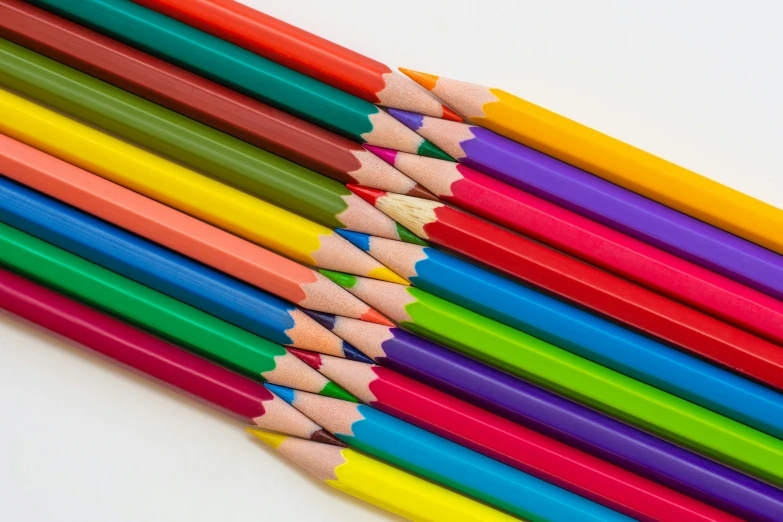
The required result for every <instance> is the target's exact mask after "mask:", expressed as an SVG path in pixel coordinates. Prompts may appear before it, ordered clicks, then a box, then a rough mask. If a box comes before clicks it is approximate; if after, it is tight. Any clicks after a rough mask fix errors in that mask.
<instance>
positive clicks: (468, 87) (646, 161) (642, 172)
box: [401, 69, 783, 254]
mask: <svg viewBox="0 0 783 522" xmlns="http://www.w3.org/2000/svg"><path fill="white" fill-rule="evenodd" d="M401 70H402V71H403V72H404V73H405V74H407V75H408V76H409V77H411V78H412V79H414V80H415V81H416V82H418V83H419V84H420V85H421V86H423V87H424V88H425V89H427V90H429V91H431V92H432V93H433V94H434V95H436V96H437V97H439V98H440V99H441V100H443V101H445V102H446V103H447V104H449V105H451V106H452V107H454V108H455V109H457V111H458V112H460V113H462V114H463V115H464V116H467V117H468V118H469V119H470V120H471V121H472V122H474V123H476V124H477V125H481V126H482V127H486V128H487V129H490V130H492V131H495V132H497V133H498V134H501V135H503V136H505V137H507V138H511V139H512V140H515V141H518V142H519V143H523V144H525V145H527V146H529V147H532V148H534V149H537V150H540V151H541V152H543V153H545V154H548V155H549V156H553V157H555V158H558V159H561V160H563V161H565V162H567V163H570V164H571V165H574V166H575V167H579V168H580V169H584V170H586V171H587V172H590V173H592V174H595V175H597V176H600V177H602V178H604V179H606V180H608V181H611V182H612V183H615V184H617V185H620V186H622V187H625V188H627V189H629V190H632V191H634V192H637V193H639V194H641V195H643V196H646V197H648V198H650V199H653V200H655V201H658V202H660V203H663V204H664V205H666V206H669V207H672V208H674V209H677V210H679V211H680V212H684V213H685V214H688V215H690V216H693V217H695V218H696V219H699V220H701V221H706V222H707V223H710V224H711V225H715V226H716V227H719V228H722V229H723V230H726V231H728V232H731V233H732V234H736V235H738V236H740V237H743V238H745V239H747V240H748V241H753V242H754V243H757V244H759V245H761V246H764V247H766V248H769V249H771V250H774V251H776V252H777V253H779V254H783V210H780V209H778V208H775V207H773V206H772V205H769V204H767V203H764V202H762V201H759V200H757V199H755V198H752V197H750V196H748V195H746V194H743V193H741V192H739V191H737V190H734V189H732V188H729V187H727V186H725V185H722V184H720V183H718V182H717V181H713V180H711V179H709V178H705V177H704V176H700V175H699V174H696V173H695V172H692V171H690V170H688V169H685V168H683V167H680V166H679V165H675V164H674V163H671V162H669V161H666V160H664V159H661V158H659V157H657V156H654V155H652V154H650V153H649V152H645V151H643V150H641V149H637V148H636V147H634V146H632V145H629V144H627V143H624V142H622V141H620V140H618V139H615V138H612V137H611V136H607V135H606V134H603V133H601V132H599V131H597V130H594V129H591V128H590V127H587V126H585V125H582V124H580V123H577V122H575V121H573V120H569V119H568V118H566V117H564V116H560V115H559V114H556V113H554V112H552V111H548V110H546V109H544V108H543V107H539V106H538V105H535V104H533V103H530V102H528V101H525V100H523V99H522V98H518V97H517V96H514V95H513V94H510V93H508V92H506V91H503V90H501V89H492V88H489V87H484V86H482V85H474V84H471V83H466V82H459V81H456V80H450V79H448V78H441V77H438V76H434V75H431V74H424V73H420V72H416V71H410V70H407V69H401Z"/></svg>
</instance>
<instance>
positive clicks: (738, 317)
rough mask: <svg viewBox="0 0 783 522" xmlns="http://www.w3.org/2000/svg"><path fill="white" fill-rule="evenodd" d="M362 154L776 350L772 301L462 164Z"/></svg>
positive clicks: (778, 315)
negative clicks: (754, 336)
mask: <svg viewBox="0 0 783 522" xmlns="http://www.w3.org/2000/svg"><path fill="white" fill-rule="evenodd" d="M365 147H366V148H368V149H370V150H372V151H373V152H374V153H376V154H378V156H379V157H381V158H383V159H384V160H385V161H388V162H389V164H391V165H393V166H395V167H396V168H398V169H400V170H401V171H402V172H403V173H405V174H407V175H409V176H410V177H411V178H413V179H414V180H416V181H418V182H419V183H421V184H423V185H424V186H425V187H427V188H428V189H430V190H432V191H433V192H434V193H435V194H436V195H437V196H438V197H439V198H440V199H442V200H443V201H444V202H446V203H450V204H452V205H454V206H456V207H459V208H461V209H464V210H467V211H468V212H472V213H474V214H476V215H478V216H480V217H483V218H485V219H488V220H489V221H492V222H494V223H497V224H498V225H502V226H504V227H507V228H510V229H511V230H514V231H516V232H519V233H520V234H524V235H526V236H528V237H530V238H532V239H535V240H536V241H541V242H542V243H545V244H547V245H549V246H551V247H553V248H556V249H558V250H561V251H563V252H566V253H567V254H570V255H572V256H575V257H577V258H579V259H582V260H583V261H586V262H588V263H591V264H593V265H596V266H598V267H600V268H603V269H604V270H607V271H609V272H612V273H615V274H617V275H619V276H621V277H624V278H626V279H630V280H631V281H633V282H635V283H638V284H640V285H642V286H645V287H647V288H649V289H651V290H654V291H656V292H658V293H661V294H664V295H666V296H668V297H671V298H672V299H675V300H677V301H680V302H682V303H685V304H687V305H689V306H692V307H694V308H697V309H699V310H701V311H703V312H705V313H708V314H711V315H714V316H715V317H717V318H719V319H721V320H723V321H726V322H729V323H732V324H734V325H735V326H738V327H740V328H743V329H745V330H748V331H750V332H753V333H755V334H757V335H760V336H762V337H765V338H767V339H769V340H771V341H773V342H776V343H778V344H783V302H781V301H779V300H777V299H774V298H772V297H770V296H768V295H766V294H763V293H761V292H759V291H757V290H754V289H752V288H750V287H748V286H745V285H743V284H741V283H737V282H736V281H733V280H731V279H729V278H727V277H724V276H721V275H720V274H717V273H715V272H712V271H710V270H707V269H706V268H703V267H701V266H699V265H696V264H694V263H691V262H690V261H686V260H685V259H682V258H679V257H677V256H674V255H672V254H669V253H668V252H665V251H663V250H661V249H659V248H657V247H654V246H652V245H648V244H647V243H644V242H642V241H639V240H638V239H634V238H632V237H631V236H628V235H626V234H623V233H622V232H618V231H616V230H614V229H612V228H609V227H607V226H605V225H602V224H600V223H597V222H595V221H593V220H591V219H588V218H586V217H583V216H581V215H579V214H577V213H575V212H571V211H570V210H567V209H565V208H563V207H559V206H557V205H554V204H552V203H549V202H548V201H546V200H543V199H541V198H538V197H536V196H534V195H532V194H529V193H527V192H525V191H522V190H519V189H517V188H515V187H512V186H511V185H507V184H505V183H503V182H501V181H498V180H496V179H494V178H492V177H490V176H487V175H486V174H482V173H481V172H479V171H477V170H475V169H471V168H470V167H468V166H466V165H461V164H459V163H453V162H450V161H442V160H437V159H434V158H425V157H424V156H417V155H415V154H408V153H405V152H398V151H393V150H389V149H383V148H379V147H372V146H365ZM391 192H394V191H391ZM408 195H410V194H408ZM778 351H779V350H776V351H775V353H777V352H778Z"/></svg>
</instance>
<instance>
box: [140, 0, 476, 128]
mask: <svg viewBox="0 0 783 522" xmlns="http://www.w3.org/2000/svg"><path fill="white" fill-rule="evenodd" d="M134 1H135V2H136V3H137V4H141V5H143V6H145V7H148V8H150V9H154V10H156V11H158V12H160V13H163V14H165V15H168V16H170V17H172V18H176V19H177V20H179V21H180V22H184V23H186V24H188V25H191V26H193V27H196V28H198V29H201V30H202V31H205V32H207V33H210V34H212V35H214V36H217V37H218V38H222V39H223V40H227V41H229V42H231V43H234V44H236V45H238V46H240V47H243V48H245V49H247V50H248V51H252V52H254V53H256V54H259V55H261V56H263V57H264V58H267V59H269V60H272V61H274V62H277V63H279V64H280V65H284V66H286V67H288V68H290V69H294V70H295V71H299V72H300V73H302V74H306V75H307V76H310V77H311V78H315V79H316V80H319V81H322V82H324V83H326V84H328V85H331V86H332V87H336V88H337V89H340V90H342V91H345V92H347V93H350V94H353V95H354V96H358V97H359V98H361V99H363V100H366V101H368V102H370V103H375V104H378V105H383V106H386V107H395V108H397V109H404V110H408V111H413V112H417V113H420V114H426V115H428V116H435V117H436V118H446V119H450V120H455V121H462V118H461V117H460V116H458V115H457V114H456V113H455V112H454V111H452V110H451V109H449V108H448V107H446V106H444V105H443V104H441V103H440V102H438V101H437V100H435V99H434V98H433V97H432V96H429V95H428V94H427V93H426V92H425V91H423V90H421V89H419V88H418V86H417V85H416V84H415V83H413V82H411V81H409V80H407V79H406V78H405V77H404V76H402V75H400V74H399V73H397V72H395V71H392V70H391V69H390V68H389V67H388V66H386V65H384V64H382V63H380V62H377V61H375V60H373V59H372V58H368V57H366V56H363V55H361V54H359V53H357V52H354V51H352V50H350V49H346V48H345V47H342V46H340V45H337V44H336V43H333V42H330V41H329V40H326V39H324V38H320V37H318V36H316V35H314V34H312V33H308V32H307V31H304V30H302V29H300V28H298V27H294V26H293V25H290V24H287V23H285V22H283V21H282V20H278V19H276V18H272V17H271V16H269V15H266V14H264V13H261V12H259V11H256V10H255V9H253V8H251V7H249V6H246V5H243V4H241V3H239V2H234V1H232V0H186V1H180V0H134Z"/></svg>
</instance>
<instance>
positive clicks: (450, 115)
mask: <svg viewBox="0 0 783 522" xmlns="http://www.w3.org/2000/svg"><path fill="white" fill-rule="evenodd" d="M443 119H444V120H449V121H456V122H458V123H462V122H463V121H464V118H463V117H462V116H460V115H459V114H457V113H456V112H454V111H452V110H451V109H449V108H448V107H446V106H445V105H444V106H443Z"/></svg>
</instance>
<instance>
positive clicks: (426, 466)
mask: <svg viewBox="0 0 783 522" xmlns="http://www.w3.org/2000/svg"><path fill="white" fill-rule="evenodd" d="M269 388H270V389H271V390H272V391H273V392H275V393H276V394H277V395H279V396H280V397H281V398H283V399H284V400H286V401H288V403H289V404H291V405H293V406H294V408H296V409H298V410H299V411H301V412H302V413H304V414H305V415H307V416H308V417H310V418H311V419H313V421H315V422H316V423H317V424H320V425H321V426H323V427H324V429H326V430H327V431H329V432H331V433H332V434H333V435H334V436H335V437H337V438H338V439H339V440H340V441H342V442H344V443H346V444H347V445H348V446H349V447H352V448H356V449H359V450H361V451H364V452H367V453H369V454H370V455H372V456H374V457H377V458H380V459H383V460H385V461H387V462H389V463H391V464H394V465H396V466H399V467H401V468H403V469H405V470H408V471H411V472H413V473H416V474H418V475H421V476H422V477H424V478H426V479H429V480H432V481H434V482H437V483H439V484H442V485H444V486H446V487H450V488H452V489H455V490H456V491H459V492H460V493H463V494H465V495H468V496H470V497H473V498H475V499H477V500H480V501H482V502H486V503H487V504H489V505H492V506H494V507H496V508H498V509H502V510H503V511H507V512H509V513H511V514H512V515H515V516H518V517H523V518H525V519H528V520H551V521H563V522H566V521H569V522H572V521H574V520H585V521H587V520H595V521H610V520H618V521H619V520H631V519H629V518H628V517H626V516H625V515H621V514H620V513H617V512H615V511H612V510H609V509H607V508H605V507H603V506H600V505H598V504H596V503H594V502H592V501H590V500H587V499H585V498H582V497H579V496H577V495H574V494H573V493H570V492H568V491H565V490H564V489H561V488H559V487H557V486H554V485H552V484H549V483H548V482H544V481H542V480H540V479H538V478H535V477H533V476H531V475H528V474H527V473H523V472H521V471H519V470H517V469H514V468H512V467H510V466H507V465H506V464H503V463H501V462H498V461H496V460H493V459H490V458H488V457H485V456H484V455H481V454H479V453H476V452H475V451H473V450H470V449H468V448H465V447H463V446H460V445H459V444H455V443H453V442H451V441H448V440H446V439H444V438H442V437H440V436H438V435H435V434H433V433H430V432H428V431H425V430H423V429H421V428H417V427H416V426H413V425H412V424H408V423H407V422H405V421H402V420H399V419H395V418H394V417H392V416H391V415H387V414H385V413H383V412H381V411H378V410H375V409H373V408H371V407H369V406H365V405H359V404H354V403H350V402H346V401H340V400H338V399H330V398H327V400H324V401H322V400H319V396H318V395H314V394H310V393H305V392H301V391H295V390H291V389H286V388H283V387H280V386H275V385H271V386H269ZM321 421H323V422H321Z"/></svg>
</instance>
